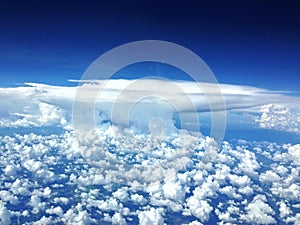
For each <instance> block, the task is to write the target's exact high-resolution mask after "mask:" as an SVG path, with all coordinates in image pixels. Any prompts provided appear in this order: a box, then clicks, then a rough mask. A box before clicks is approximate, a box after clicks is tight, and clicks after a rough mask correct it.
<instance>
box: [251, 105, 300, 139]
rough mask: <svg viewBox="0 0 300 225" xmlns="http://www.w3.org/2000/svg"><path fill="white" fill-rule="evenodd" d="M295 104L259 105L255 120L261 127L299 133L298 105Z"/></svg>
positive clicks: (299, 113)
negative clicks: (257, 115)
mask: <svg viewBox="0 0 300 225" xmlns="http://www.w3.org/2000/svg"><path fill="white" fill-rule="evenodd" d="M299 102H300V101H298V103H295V105H287V104H283V103H282V104H267V105H263V106H261V109H260V112H261V115H260V116H259V118H258V119H256V122H257V123H258V124H259V127H261V128H267V129H277V130H282V131H288V132H295V133H300V107H299Z"/></svg>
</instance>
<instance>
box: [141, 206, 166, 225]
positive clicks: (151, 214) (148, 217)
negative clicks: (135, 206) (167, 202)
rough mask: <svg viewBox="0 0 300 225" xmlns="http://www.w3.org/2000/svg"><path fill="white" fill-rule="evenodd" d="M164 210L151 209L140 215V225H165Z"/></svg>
mask: <svg viewBox="0 0 300 225" xmlns="http://www.w3.org/2000/svg"><path fill="white" fill-rule="evenodd" d="M162 215H163V210H162V209H161V208H158V209H155V208H153V207H152V208H150V209H149V210H147V211H142V212H140V213H139V214H138V218H139V224H140V225H153V224H156V225H164V218H163V216H162Z"/></svg>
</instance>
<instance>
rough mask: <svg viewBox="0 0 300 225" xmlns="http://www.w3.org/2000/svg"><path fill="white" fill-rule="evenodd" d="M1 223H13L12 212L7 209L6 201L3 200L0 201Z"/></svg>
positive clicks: (6, 224) (4, 224)
mask: <svg viewBox="0 0 300 225" xmlns="http://www.w3.org/2000/svg"><path fill="white" fill-rule="evenodd" d="M0 223H1V224H2V225H10V224H11V216H10V212H9V211H8V210H7V208H6V207H5V204H4V202H2V201H0Z"/></svg>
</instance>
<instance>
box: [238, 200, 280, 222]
mask: <svg viewBox="0 0 300 225" xmlns="http://www.w3.org/2000/svg"><path fill="white" fill-rule="evenodd" d="M265 200H266V197H265V196H261V195H260V196H255V197H254V199H253V201H252V202H251V203H249V204H248V205H247V206H246V211H247V214H242V215H241V216H240V219H242V220H243V221H245V222H247V223H251V224H275V223H276V220H275V219H274V218H273V216H272V215H274V214H275V212H274V210H273V209H272V208H271V207H270V206H269V205H268V204H267V203H266V202H265Z"/></svg>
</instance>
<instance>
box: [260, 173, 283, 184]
mask: <svg viewBox="0 0 300 225" xmlns="http://www.w3.org/2000/svg"><path fill="white" fill-rule="evenodd" d="M259 180H260V181H261V182H263V183H274V182H278V181H280V177H279V176H278V174H277V173H275V172H273V171H271V170H267V171H266V172H265V173H262V174H261V175H260V176H259Z"/></svg>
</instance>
